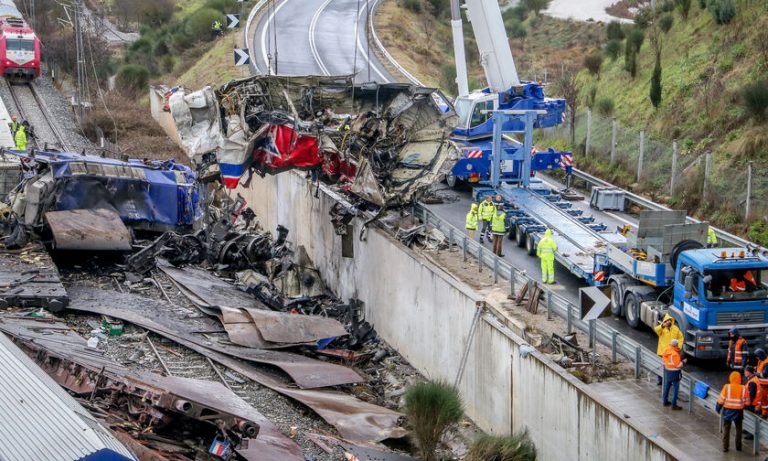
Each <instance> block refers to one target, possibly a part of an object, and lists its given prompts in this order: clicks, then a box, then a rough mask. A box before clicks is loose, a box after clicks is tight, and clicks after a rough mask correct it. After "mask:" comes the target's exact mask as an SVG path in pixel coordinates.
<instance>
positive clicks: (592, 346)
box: [589, 319, 597, 352]
mask: <svg viewBox="0 0 768 461" xmlns="http://www.w3.org/2000/svg"><path fill="white" fill-rule="evenodd" d="M596 327H597V324H596V323H595V320H594V319H592V320H590V321H589V347H590V349H592V352H594V351H595V336H596V334H597V332H596V331H595V329H596Z"/></svg>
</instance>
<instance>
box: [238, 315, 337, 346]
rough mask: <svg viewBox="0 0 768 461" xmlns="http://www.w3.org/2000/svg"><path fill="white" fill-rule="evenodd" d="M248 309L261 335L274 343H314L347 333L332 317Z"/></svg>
mask: <svg viewBox="0 0 768 461" xmlns="http://www.w3.org/2000/svg"><path fill="white" fill-rule="evenodd" d="M246 310H247V312H248V314H249V315H250V316H251V318H252V319H253V322H254V323H255V324H256V328H258V330H259V332H261V336H262V337H263V338H264V339H265V340H267V341H271V342H274V343H307V342H309V343H312V342H316V341H319V340H321V339H326V338H333V337H338V336H345V335H346V334H347V331H346V330H345V329H344V326H343V325H342V324H341V323H340V322H339V321H338V320H335V319H331V318H326V317H319V316H316V315H301V314H296V315H293V314H285V313H282V312H274V311H265V310H258V309H246Z"/></svg>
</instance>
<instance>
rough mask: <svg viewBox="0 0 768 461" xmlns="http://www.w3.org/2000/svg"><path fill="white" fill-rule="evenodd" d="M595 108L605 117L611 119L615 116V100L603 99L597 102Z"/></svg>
mask: <svg viewBox="0 0 768 461" xmlns="http://www.w3.org/2000/svg"><path fill="white" fill-rule="evenodd" d="M595 108H596V109H597V113H598V114H600V115H602V116H603V117H611V116H613V111H614V108H615V104H614V103H613V99H611V98H609V97H603V98H600V99H598V100H597V102H595Z"/></svg>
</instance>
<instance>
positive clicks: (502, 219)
mask: <svg viewBox="0 0 768 461" xmlns="http://www.w3.org/2000/svg"><path fill="white" fill-rule="evenodd" d="M506 219H507V214H506V213H504V212H503V211H502V212H501V213H496V214H494V215H493V219H492V220H491V232H499V233H504V232H506V231H507V221H506Z"/></svg>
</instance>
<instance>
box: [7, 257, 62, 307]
mask: <svg viewBox="0 0 768 461" xmlns="http://www.w3.org/2000/svg"><path fill="white" fill-rule="evenodd" d="M68 302H69V297H68V296H67V291H66V290H65V289H64V285H62V284H61V279H60V278H59V270H58V269H57V268H56V265H55V264H54V263H53V260H51V257H50V256H49V255H48V252H47V251H45V248H44V247H43V246H42V245H40V244H29V245H27V246H26V247H24V248H22V249H20V250H0V308H6V307H9V306H18V307H45V308H47V309H49V310H51V311H54V312H55V311H59V310H61V309H63V308H64V307H65V306H66V305H67V303H68Z"/></svg>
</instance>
